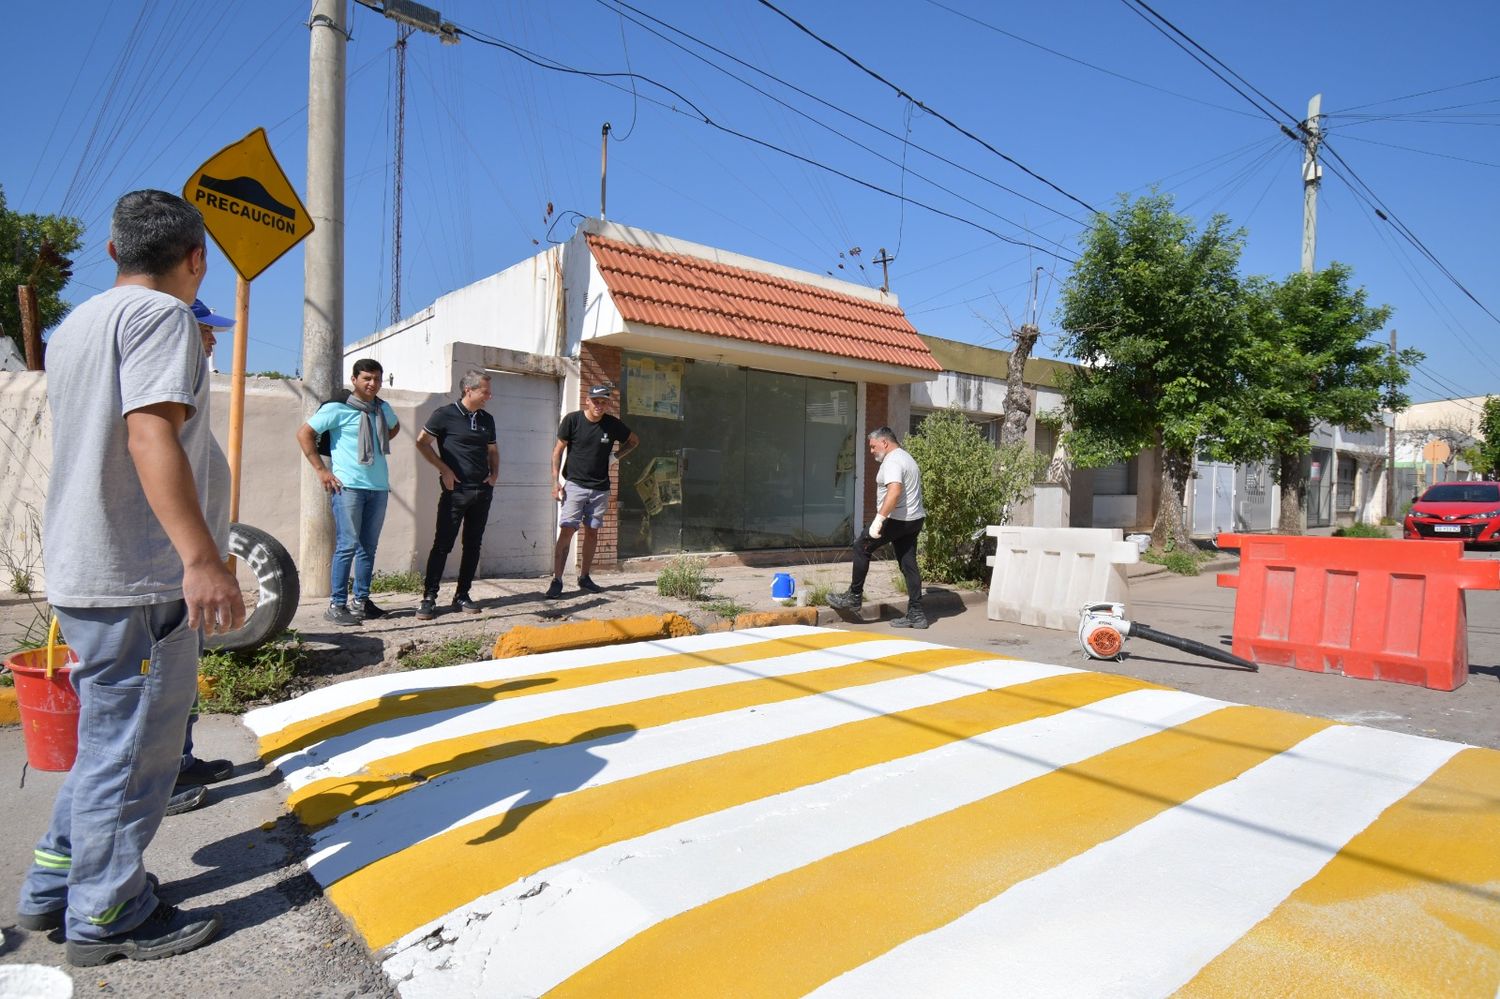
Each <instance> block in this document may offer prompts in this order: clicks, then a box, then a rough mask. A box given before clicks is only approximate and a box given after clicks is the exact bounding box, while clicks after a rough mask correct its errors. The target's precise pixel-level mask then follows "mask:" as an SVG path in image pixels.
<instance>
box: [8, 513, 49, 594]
mask: <svg viewBox="0 0 1500 999" xmlns="http://www.w3.org/2000/svg"><path fill="white" fill-rule="evenodd" d="M21 506H22V508H23V512H22V513H21V514H20V515H18V516H16V517H13V518H12V519H11V522H10V524H9V525H8V526H10V527H12V528H19V529H18V530H16V533H15V537H14V539H12V537H11V536H10V534H9V532H7V533H6V535H5V537H4V538H3V539H0V568H3V569H4V570H5V574H6V575H8V576H9V577H10V592H12V593H19V594H21V595H22V596H28V597H29V596H31V590H32V587H33V585H34V584H35V582H36V571H37V569H38V568H40V567H41V564H42V517H41V514H39V513H37V509H36V507H34V506H32V505H31V504H30V503H23V504H21ZM21 519H24V523H19V524H18V523H16V521H17V520H21Z"/></svg>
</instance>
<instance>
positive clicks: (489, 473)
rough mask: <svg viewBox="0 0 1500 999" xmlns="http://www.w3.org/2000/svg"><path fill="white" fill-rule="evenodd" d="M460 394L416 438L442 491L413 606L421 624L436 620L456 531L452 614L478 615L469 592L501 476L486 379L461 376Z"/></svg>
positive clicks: (475, 373) (472, 373) (474, 373)
mask: <svg viewBox="0 0 1500 999" xmlns="http://www.w3.org/2000/svg"><path fill="white" fill-rule="evenodd" d="M459 390H460V391H461V392H462V393H463V396H462V398H460V399H459V400H458V401H457V402H455V403H450V404H449V405H446V406H442V407H440V408H439V409H438V410H437V411H435V412H434V413H433V414H432V415H431V416H430V417H428V418H427V425H426V426H424V427H423V428H422V430H421V432H420V433H418V434H417V453H418V454H420V455H421V456H422V457H423V458H425V459H427V463H428V464H429V465H431V466H432V467H434V468H436V469H437V470H438V478H439V481H440V484H441V486H442V489H443V494H442V497H441V498H440V499H439V500H438V513H437V531H436V533H435V534H434V535H433V539H432V551H431V553H430V554H428V556H427V578H426V580H425V581H424V582H423V585H422V602H421V604H419V605H418V606H417V617H418V618H419V619H421V620H423V621H428V620H431V619H432V618H433V617H434V616H435V615H436V614H437V596H438V585H439V584H440V583H441V582H442V581H443V567H444V566H445V565H447V564H448V553H449V552H451V551H452V550H453V541H454V539H455V538H457V537H458V532H459V528H460V527H462V528H463V538H464V542H463V555H462V556H461V558H460V560H459V563H458V586H457V588H456V589H455V590H454V592H453V609H454V610H456V611H464V612H465V613H468V614H478V613H479V605H478V604H476V603H475V602H474V601H473V600H471V599H470V598H469V587H470V585H472V584H473V582H474V572H475V570H477V569H478V568H479V546H480V545H481V543H483V541H484V527H485V523H486V522H487V521H488V520H489V515H490V499H491V498H492V497H493V495H494V492H495V488H494V487H495V479H496V477H497V476H498V475H499V472H500V449H499V448H498V447H496V445H495V418H494V417H493V416H491V415H490V414H489V413H487V412H485V409H484V406H485V403H487V402H489V401H490V376H489V375H488V374H486V373H484V372H483V371H475V370H472V369H471V370H469V371H467V372H465V373H464V377H463V380H462V381H461V382H459ZM434 442H436V444H437V446H436V447H434V446H433V444H434Z"/></svg>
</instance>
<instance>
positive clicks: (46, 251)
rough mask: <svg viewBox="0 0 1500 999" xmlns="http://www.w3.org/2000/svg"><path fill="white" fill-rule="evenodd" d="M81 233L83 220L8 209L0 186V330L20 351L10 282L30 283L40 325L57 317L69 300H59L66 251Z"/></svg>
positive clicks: (66, 273) (66, 274)
mask: <svg viewBox="0 0 1500 999" xmlns="http://www.w3.org/2000/svg"><path fill="white" fill-rule="evenodd" d="M82 239H83V222H82V221H81V220H79V219H76V218H69V217H66V216H61V215H28V214H25V213H22V212H13V211H10V210H9V209H8V208H7V207H6V204H5V190H4V188H0V333H3V334H4V335H5V336H7V337H9V338H10V339H11V340H12V341H14V342H15V345H16V350H18V351H20V352H22V353H23V354H24V353H25V344H24V342H23V341H22V339H21V305H20V302H19V301H18V300H17V298H16V288H17V287H18V286H20V285H23V284H29V285H31V286H32V287H33V288H35V289H36V300H37V312H38V313H40V315H41V320H42V322H41V326H42V330H44V331H45V330H49V329H51V328H52V327H54V326H56V325H57V324H58V323H60V322H62V319H63V317H64V316H66V315H67V314H68V309H69V308H70V306H69V305H68V303H67V302H64V301H63V300H62V290H63V286H64V285H66V284H67V283H68V278H70V277H71V276H72V270H71V267H72V263H71V261H69V260H68V257H69V256H70V255H71V254H73V253H74V252H76V251H77V250H78V247H79V246H80V245H81V243H82Z"/></svg>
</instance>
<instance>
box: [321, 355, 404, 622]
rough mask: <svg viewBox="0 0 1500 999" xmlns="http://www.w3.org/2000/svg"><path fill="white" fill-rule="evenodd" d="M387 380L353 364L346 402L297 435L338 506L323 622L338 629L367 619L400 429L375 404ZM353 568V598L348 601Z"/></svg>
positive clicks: (364, 362)
mask: <svg viewBox="0 0 1500 999" xmlns="http://www.w3.org/2000/svg"><path fill="white" fill-rule="evenodd" d="M384 378H385V369H384V368H382V367H381V366H380V362H379V361H376V360H372V359H371V358H368V357H365V358H360V359H359V360H358V361H355V362H354V373H353V378H352V379H351V381H350V386H351V387H352V389H353V391H352V392H351V393H350V394H349V398H348V400H347V401H345V402H335V403H329V404H327V405H325V406H323V407H322V408H321V409H319V410H318V411H317V412H316V413H314V414H313V415H312V416H310V417H308V419H307V422H306V423H304V424H302V426H301V427H299V428H297V443H298V444H299V445H300V446H301V448H302V453H303V454H304V455H306V456H307V460H308V462H309V463H310V464H311V465H312V467H313V468H314V469H315V470H316V471H317V473H318V480H319V481H320V482H322V483H323V490H324V491H325V492H327V493H328V495H329V498H330V502H331V503H332V504H333V526H334V551H333V580H332V586H331V588H330V601H329V605H328V610H327V611H325V612H324V614H323V616H324V617H325V618H327V619H328V620H330V621H332V622H334V623H335V624H345V625H354V624H361V623H363V622H364V619H365V616H366V614H367V612H368V605H369V599H370V578H371V577H372V576H373V575H374V574H375V547H376V545H377V544H379V542H380V528H381V526H382V525H384V524H385V506H386V500H387V498H388V497H389V496H390V488H391V487H390V474H389V471H388V469H387V467H386V455H388V454H390V453H391V444H390V442H391V438H392V437H395V436H396V433H397V432H398V431H399V430H400V429H401V428H400V424H399V422H398V421H397V419H396V412H395V410H393V409H391V407H390V406H389V405H388V404H387V403H386V402H384V401H383V400H381V399H379V398H377V396H378V394H379V392H380V386H381V384H382V383H383V381H384ZM321 433H327V434H328V439H329V445H330V447H329V450H330V451H331V452H332V453H331V455H330V459H331V461H332V463H333V468H332V469H329V468H328V467H327V466H326V465H324V464H323V456H322V455H320V454H318V435H319V434H321ZM351 565H352V567H353V569H354V593H353V599H352V600H349V599H348V598H349V597H350V593H349V569H350V567H351ZM346 600H348V606H346V605H345V601H346Z"/></svg>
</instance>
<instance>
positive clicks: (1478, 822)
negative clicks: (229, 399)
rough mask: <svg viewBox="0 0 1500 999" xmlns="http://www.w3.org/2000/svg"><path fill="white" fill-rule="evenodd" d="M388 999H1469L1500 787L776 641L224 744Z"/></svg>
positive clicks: (1176, 713)
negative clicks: (749, 998)
mask: <svg viewBox="0 0 1500 999" xmlns="http://www.w3.org/2000/svg"><path fill="white" fill-rule="evenodd" d="M246 722H247V724H248V725H249V726H250V727H251V729H252V730H253V731H254V732H255V733H256V734H257V735H258V736H259V737H260V739H261V745H262V752H263V753H264V754H265V755H266V757H267V759H268V760H270V761H271V762H273V763H274V764H275V765H276V766H277V767H278V769H279V770H280V772H281V774H282V776H283V778H284V780H285V782H286V784H287V786H288V788H289V789H290V802H291V805H292V807H293V809H294V810H295V811H296V812H297V814H298V815H299V816H300V817H302V819H303V820H304V821H305V822H306V823H307V824H308V825H309V826H310V827H311V828H312V829H313V832H312V838H313V853H312V855H311V856H310V858H309V860H308V866H309V869H310V870H311V872H312V874H313V876H314V877H315V878H317V879H318V881H319V882H320V883H321V884H322V885H323V886H324V887H325V890H326V892H327V894H328V897H329V898H330V899H332V900H333V901H334V903H335V904H336V905H338V906H339V907H340V909H341V910H342V911H343V912H344V913H345V914H346V915H347V916H348V917H349V919H350V920H351V922H352V923H353V924H354V925H355V926H356V927H357V928H358V929H359V931H360V933H361V934H362V935H363V936H364V938H365V940H366V941H367V942H368V943H369V944H370V946H371V947H373V948H375V949H377V950H378V951H379V952H380V956H381V959H382V960H383V962H384V966H385V968H386V971H387V973H388V974H389V975H390V976H391V978H392V979H393V980H394V981H395V982H396V983H397V985H398V987H399V989H400V991H401V993H402V995H404V996H429V995H430V996H451V995H486V996H490V995H494V996H535V995H541V994H544V993H545V994H555V995H562V996H567V995H587V996H592V995H653V996H655V995H679V994H680V995H694V996H701V995H757V996H759V995H774V996H798V995H808V994H818V995H825V994H826V995H841V996H861V997H863V996H875V995H891V996H908V995H915V994H922V995H972V994H991V995H993V994H1008V995H1027V996H1031V995H1056V996H1089V995H1122V996H1164V995H1172V994H1183V995H1204V996H1229V995H1236V996H1238V995H1249V994H1267V993H1270V994H1286V995H1291V994H1295V995H1299V996H1300V995H1327V996H1336V995H1337V996H1344V995H1351V994H1390V995H1399V994H1414V995H1445V996H1478V997H1482V999H1494V996H1495V995H1496V992H1497V986H1500V851H1497V850H1495V849H1494V848H1493V844H1494V843H1495V842H1497V841H1500V792H1497V791H1496V788H1500V753H1497V752H1495V751H1493V750H1485V749H1474V748H1469V747H1464V746H1460V745H1458V744H1455V743H1446V742H1439V741H1436V740H1431V739H1422V738H1418V737H1414V736H1407V735H1401V734H1397V733H1391V732H1385V731H1379V730H1374V729H1366V728H1360V727H1357V726H1350V725H1342V724H1337V723H1334V722H1330V721H1326V720H1322V719H1315V718H1309V717H1305V716H1300V715H1293V714H1289V713H1286V712H1278V711H1271V710H1266V709H1260V708H1250V707H1244V706H1239V705H1233V704H1228V703H1225V702H1222V701H1215V700H1211V699H1208V698H1204V697H1199V696H1197V695H1193V694H1187V693H1183V692H1180V691H1175V690H1167V689H1163V688H1160V687H1156V686H1154V685H1151V684H1147V683H1143V682H1140V681H1136V680H1132V679H1129V678H1125V677H1118V676H1112V675H1107V674H1099V673H1090V672H1086V671H1082V670H1076V669H1072V668H1069V667H1064V666H1056V665H1048V664H1044V663H1035V662H1025V661H1019V660H1011V659H1004V658H996V657H994V656H992V655H991V654H989V653H983V652H975V651H971V650H965V649H955V648H947V647H944V646H940V645H935V644H932V643H928V642H919V641H905V640H892V639H887V638H884V637H882V636H875V635H859V634H853V633H847V632H839V631H829V630H824V629H818V628H810V627H800V626H788V627H773V628H763V629H755V630H750V631H740V632H729V633H721V634H712V635H700V636H693V637H685V638H676V639H663V640H659V641H652V642H641V643H637V644H634V645H626V646H614V647H608V648H598V649H584V650H576V651H571V652H558V653H549V654H544V655H539V656H531V657H526V658H523V659H507V660H500V661H492V662H487V663H476V664H471V665H466V666H455V667H449V668H447V669H441V670H429V671H423V672H418V673H404V674H394V675H385V676H380V677H372V678H367V679H363V680H356V681H350V682H347V683H344V684H339V685H336V686H333V687H328V688H324V689H322V690H318V691H315V692H313V693H310V694H308V695H305V696H304V697H302V698H299V699H297V700H294V701H290V702H287V703H285V704H280V705H276V706H273V707H270V708H264V709H261V710H259V711H256V712H252V713H251V714H249V715H247V716H246Z"/></svg>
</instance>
